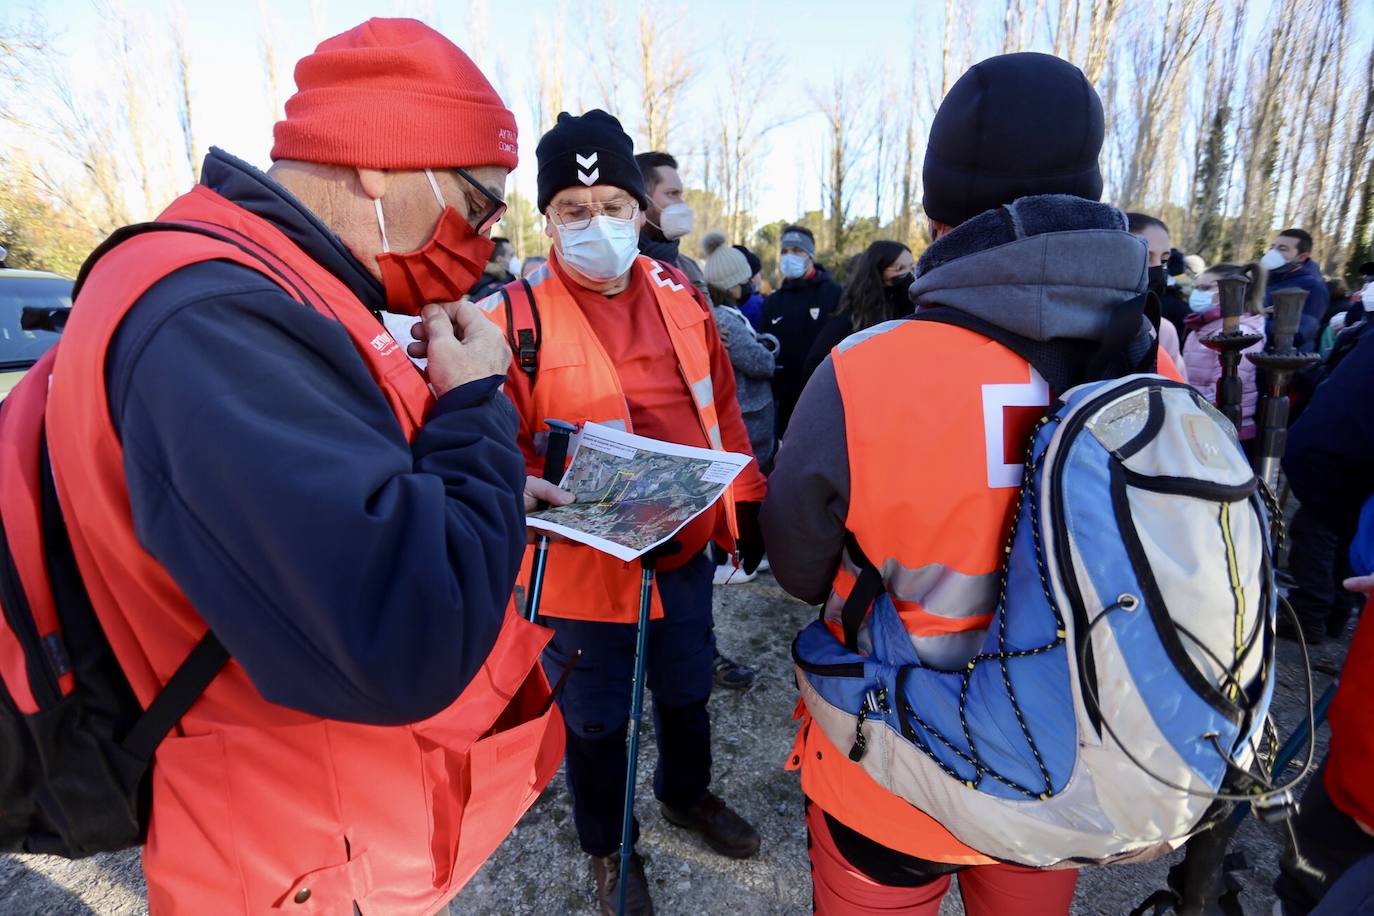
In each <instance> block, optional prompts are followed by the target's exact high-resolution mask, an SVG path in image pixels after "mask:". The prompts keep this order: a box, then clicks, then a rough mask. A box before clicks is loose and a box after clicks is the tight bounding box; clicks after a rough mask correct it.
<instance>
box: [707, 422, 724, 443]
mask: <svg viewBox="0 0 1374 916" xmlns="http://www.w3.org/2000/svg"><path fill="white" fill-rule="evenodd" d="M706 438H708V439H710V440H711V448H715V449H723V448H725V444H724V443H723V442H721V440H720V425H719V424H717V425H715V426H712V427H711V428H710V429H708V430H706Z"/></svg>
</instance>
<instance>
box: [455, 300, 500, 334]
mask: <svg viewBox="0 0 1374 916" xmlns="http://www.w3.org/2000/svg"><path fill="white" fill-rule="evenodd" d="M452 305H453V306H454V310H453V313H452V314H453V326H454V328H455V329H457V331H458V336H459V337H461V338H463V340H464V341H467V340H469V339H470V338H472V337H474V336H481V335H483V334H500V331H498V330H497V328H496V325H494V324H492V323H491V322H490V321H488V320H487V317H486V316H485V315H483V314H482V310H481V309H479V308H478V307H477V306H475V305H473V304H472V303H471V302H469V301H467V300H466V299H464V300H463V301H462V302H455V303H452Z"/></svg>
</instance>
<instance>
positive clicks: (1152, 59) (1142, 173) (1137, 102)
mask: <svg viewBox="0 0 1374 916" xmlns="http://www.w3.org/2000/svg"><path fill="white" fill-rule="evenodd" d="M1151 12H1152V11H1150V10H1149V9H1148V8H1142V9H1140V10H1138V11H1137V15H1136V17H1135V23H1134V27H1133V28H1132V30H1131V33H1130V35H1129V36H1128V38H1127V39H1126V42H1125V44H1124V45H1123V51H1124V52H1125V53H1127V54H1129V57H1130V68H1131V77H1132V92H1131V96H1130V99H1131V103H1132V104H1131V110H1132V112H1133V115H1134V121H1133V122H1132V123H1130V124H1129V125H1127V130H1128V136H1130V137H1131V142H1130V150H1131V152H1130V154H1129V156H1128V159H1127V162H1126V173H1125V176H1124V177H1123V179H1122V183H1121V191H1120V199H1121V201H1122V202H1123V203H1124V204H1127V205H1131V206H1139V205H1141V204H1143V203H1145V202H1146V198H1147V196H1148V193H1149V191H1150V188H1151V185H1152V184H1154V183H1161V182H1162V191H1161V193H1160V195H1159V200H1161V201H1162V200H1164V199H1166V198H1167V197H1168V192H1169V189H1170V186H1171V183H1172V181H1173V178H1174V171H1175V167H1176V165H1177V147H1178V142H1177V141H1178V134H1179V130H1180V127H1179V125H1180V122H1181V119H1182V114H1183V103H1182V98H1181V96H1182V92H1181V88H1182V87H1183V86H1186V85H1187V83H1188V68H1189V64H1190V60H1191V58H1192V55H1193V51H1194V50H1195V49H1196V48H1197V44H1198V40H1199V39H1200V38H1201V37H1202V34H1203V31H1204V28H1205V25H1206V16H1205V15H1204V14H1205V8H1204V6H1203V0H1178V2H1177V3H1176V4H1175V5H1174V6H1173V16H1174V22H1175V23H1176V24H1175V25H1174V30H1175V31H1174V33H1173V34H1165V33H1163V32H1161V31H1160V29H1159V27H1158V21H1157V20H1156V19H1155V18H1154V16H1153V15H1151ZM1161 166H1162V167H1161Z"/></svg>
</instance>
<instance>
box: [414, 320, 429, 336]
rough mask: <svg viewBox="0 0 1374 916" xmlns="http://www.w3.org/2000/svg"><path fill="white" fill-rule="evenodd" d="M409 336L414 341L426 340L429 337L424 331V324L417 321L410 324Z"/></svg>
mask: <svg viewBox="0 0 1374 916" xmlns="http://www.w3.org/2000/svg"><path fill="white" fill-rule="evenodd" d="M410 336H411V337H413V338H414V339H415V340H428V339H429V335H428V333H427V332H426V331H425V323H424V322H423V321H417V322H415V323H414V324H412V325H411V326H410Z"/></svg>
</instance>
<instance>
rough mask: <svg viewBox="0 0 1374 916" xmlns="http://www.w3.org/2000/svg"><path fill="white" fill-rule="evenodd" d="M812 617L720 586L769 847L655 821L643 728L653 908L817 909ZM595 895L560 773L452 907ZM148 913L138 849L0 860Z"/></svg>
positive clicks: (741, 761) (1289, 653) (730, 761)
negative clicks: (810, 807) (802, 725)
mask: <svg viewBox="0 0 1374 916" xmlns="http://www.w3.org/2000/svg"><path fill="white" fill-rule="evenodd" d="M813 613H814V611H813V610H812V609H810V608H808V607H806V606H804V605H802V604H801V603H800V602H797V601H795V600H793V599H792V598H790V597H788V596H787V595H786V594H785V593H784V592H783V591H782V590H781V589H780V588H779V587H778V586H777V585H776V584H775V583H774V582H773V580H772V579H771V578H770V577H769V576H767V575H761V576H760V577H759V579H758V580H756V581H755V582H752V583H749V584H746V585H731V586H727V587H725V588H720V589H717V595H716V614H717V617H716V619H717V630H718V640H719V642H720V645H721V648H722V650H723V651H724V652H725V653H726V654H727V655H731V656H734V657H736V658H738V659H740V660H741V661H746V662H748V663H749V664H752V665H754V666H756V667H757V668H759V670H760V674H759V682H758V684H757V686H756V687H755V688H754V689H753V690H751V691H750V692H748V693H745V694H739V693H733V692H729V691H717V693H716V695H715V696H713V697H712V699H711V712H712V729H713V735H714V753H715V761H716V762H715V781H714V788H715V790H716V791H717V793H719V794H720V795H721V796H722V797H723V798H725V799H726V800H727V801H728V802H729V803H730V804H731V805H732V806H734V807H735V808H736V809H737V810H738V811H740V812H741V813H742V814H743V815H744V816H745V817H747V818H748V819H749V820H750V821H752V822H753V823H754V825H755V826H756V827H757V828H758V829H759V831H760V833H761V834H762V835H763V849H762V851H761V853H760V854H759V856H758V857H757V858H755V859H753V860H750V861H747V862H736V861H731V860H728V859H724V858H722V857H720V856H717V855H715V854H714V853H712V852H711V851H710V850H708V849H706V847H705V846H704V845H702V843H701V842H700V841H699V840H697V839H696V838H695V837H694V836H691V835H689V834H686V833H684V832H683V831H681V830H678V829H677V828H675V827H673V826H671V825H669V824H667V823H666V822H665V821H664V820H663V819H662V818H661V817H660V816H659V814H658V811H657V808H656V806H655V804H654V803H653V800H652V790H651V788H650V777H651V774H652V763H653V761H654V759H655V758H656V754H657V751H656V748H655V746H654V740H653V731H652V728H648V729H646V731H645V732H644V741H643V750H642V754H641V769H640V783H639V790H638V791H639V798H640V799H641V801H640V803H639V805H638V810H639V817H640V822H641V828H642V839H641V842H640V850H641V851H642V852H643V853H644V854H645V855H646V856H647V857H648V859H649V864H648V875H649V879H650V882H651V884H652V890H653V895H654V902H655V906H656V908H657V910H658V912H659V913H662V914H664V916H678V914H681V916H688V914H690V916H698V914H722V916H725V914H729V916H745V914H748V916H754V914H788V916H792V914H805V913H808V912H810V878H809V869H808V865H807V859H806V848H805V842H806V839H805V831H804V829H803V827H802V819H801V811H802V796H801V791H800V788H799V786H798V781H797V778H796V776H795V775H794V774H790V773H785V772H783V771H782V762H783V758H784V756H785V754H786V752H787V749H788V748H789V747H790V746H791V741H792V735H793V729H794V725H793V722H792V708H793V705H794V703H795V701H796V689H795V687H794V685H793V681H792V665H791V656H790V653H789V646H790V644H791V640H792V636H793V634H794V633H795V632H796V631H797V629H798V628H799V627H800V626H802V625H803V624H804V623H806V622H807V621H808V620H810V619H811V615H812V614H813ZM1328 646H1330V644H1328ZM1342 651H1343V649H1341V648H1335V647H1324V648H1323V649H1320V650H1318V651H1317V653H1316V658H1317V660H1318V661H1319V662H1321V663H1323V664H1324V665H1326V666H1328V667H1329V666H1331V665H1333V664H1338V663H1339V661H1340V656H1341V653H1342ZM1296 658H1297V653H1296V650H1295V648H1294V647H1293V646H1292V645H1291V644H1289V643H1283V644H1281V650H1280V659H1281V670H1280V683H1279V685H1278V689H1277V693H1276V699H1275V714H1276V717H1277V718H1278V721H1279V727H1280V732H1281V734H1287V733H1288V732H1289V731H1290V730H1291V729H1292V727H1293V725H1294V724H1295V723H1296V722H1297V721H1298V720H1299V719H1300V718H1301V717H1302V715H1303V714H1304V712H1303V704H1304V703H1305V700H1304V697H1303V687H1302V686H1301V682H1300V679H1299V677H1298V675H1297V672H1298V665H1297V663H1296ZM1328 681H1329V677H1328V676H1327V675H1322V674H1318V675H1317V676H1316V689H1317V691H1318V692H1320V691H1321V689H1322V688H1323V687H1324V686H1325V684H1326V683H1327V682H1328ZM646 720H647V717H646ZM1320 738H1321V741H1320V747H1321V750H1320V751H1319V754H1320V753H1321V752H1324V746H1325V730H1323V731H1322V733H1321V735H1320ZM1280 831H1281V828H1275V827H1269V826H1265V825H1263V824H1260V823H1259V822H1258V821H1256V820H1255V819H1254V818H1250V819H1248V820H1247V821H1246V824H1245V826H1244V828H1243V830H1242V831H1241V833H1240V835H1239V837H1238V838H1237V841H1236V843H1235V845H1234V846H1233V848H1236V849H1240V850H1243V851H1244V852H1245V854H1246V857H1247V859H1248V862H1249V866H1250V868H1249V871H1248V872H1247V873H1245V874H1243V875H1241V878H1242V881H1243V882H1244V885H1245V891H1244V894H1243V897H1242V902H1243V905H1244V908H1245V912H1246V913H1250V914H1267V913H1268V912H1269V909H1270V907H1271V906H1272V903H1273V896H1272V893H1271V891H1270V883H1271V881H1272V877H1273V875H1274V871H1275V868H1276V863H1277V860H1278V855H1279V852H1280V851H1281V848H1282V846H1281V843H1282V834H1281V832H1280ZM1175 858H1177V856H1176V857H1175ZM1172 861H1173V859H1170V860H1168V861H1161V862H1154V863H1150V864H1147V865H1139V866H1118V867H1113V868H1098V869H1092V870H1089V871H1087V872H1085V873H1084V874H1083V876H1082V878H1081V880H1080V882H1079V889H1078V895H1077V898H1076V900H1075V904H1074V913H1075V914H1078V916H1086V914H1092V916H1124V914H1127V913H1129V912H1130V911H1131V909H1132V908H1134V907H1135V906H1136V905H1137V904H1138V903H1140V901H1142V900H1143V899H1144V898H1145V897H1147V896H1148V895H1149V894H1150V893H1151V892H1153V891H1155V890H1156V889H1158V888H1161V887H1163V886H1164V874H1165V872H1166V871H1167V869H1168V866H1169V864H1171V862H1172ZM591 891H592V889H591V879H590V877H589V874H588V871H587V862H586V857H585V856H583V855H582V854H581V853H580V852H579V851H578V849H577V841H576V837H575V836H574V834H573V829H572V823H571V812H570V804H569V799H568V793H567V789H566V787H565V785H564V782H563V778H562V775H561V774H560V775H559V776H558V777H557V778H556V779H555V781H554V782H553V783H552V784H551V785H550V786H549V789H548V790H547V791H546V792H545V793H544V796H543V797H542V798H541V799H540V800H539V802H538V803H537V804H536V805H535V807H534V808H533V809H532V810H531V811H530V813H529V814H528V815H527V816H526V817H525V819H524V820H523V821H522V822H521V823H520V825H519V826H518V827H517V828H516V830H515V831H514V832H513V833H512V834H511V836H510V838H509V839H508V840H507V841H506V843H505V844H504V845H503V846H502V847H501V849H500V850H498V851H497V853H496V855H495V856H493V857H492V859H491V861H490V862H488V863H487V865H486V866H485V867H484V868H483V869H482V871H480V872H479V873H478V874H477V876H476V877H475V878H474V879H473V880H472V882H471V883H470V884H469V885H468V887H467V888H466V889H464V891H463V893H462V894H461V895H460V896H459V898H458V900H457V901H456V904H455V906H454V912H455V913H464V914H466V913H472V914H483V916H487V914H489V916H512V914H540V916H544V914H563V913H569V914H583V913H594V912H595V910H594V909H593V905H592V903H593V901H592V892H591ZM146 912H147V907H146V905H145V904H144V902H143V878H142V873H141V872H140V870H139V867H138V862H137V859H136V857H135V856H133V855H131V854H121V855H111V856H101V857H97V858H95V859H90V860H86V861H81V862H65V861H62V860H56V859H46V858H39V857H21V856H11V857H0V913H3V914H7V916H9V914H14V916H18V914H25V916H27V914H40V913H41V914H52V916H76V914H91V913H96V914H101V916H136V914H143V913H146ZM962 912H963V908H962V907H961V906H960V905H959V902H958V899H957V895H956V894H951V895H950V898H949V899H948V900H947V901H946V904H945V907H944V910H943V911H942V913H943V914H956V913H962Z"/></svg>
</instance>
